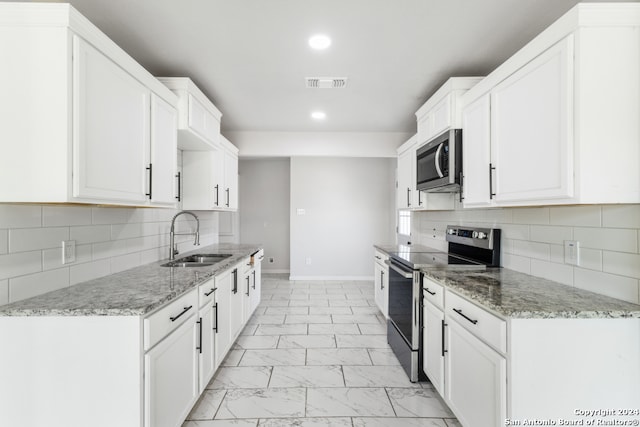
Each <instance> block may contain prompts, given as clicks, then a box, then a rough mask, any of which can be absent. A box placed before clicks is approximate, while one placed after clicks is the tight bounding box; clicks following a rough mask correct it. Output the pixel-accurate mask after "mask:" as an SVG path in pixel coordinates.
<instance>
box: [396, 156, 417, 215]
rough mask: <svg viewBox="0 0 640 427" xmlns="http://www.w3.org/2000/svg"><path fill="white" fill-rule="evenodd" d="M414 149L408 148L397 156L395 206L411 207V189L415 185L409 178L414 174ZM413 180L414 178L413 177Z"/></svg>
mask: <svg viewBox="0 0 640 427" xmlns="http://www.w3.org/2000/svg"><path fill="white" fill-rule="evenodd" d="M414 156H415V150H413V149H410V150H407V151H405V152H403V153H401V154H400V155H399V156H398V188H396V195H397V201H396V208H397V209H407V208H411V207H412V203H413V189H414V188H415V186H416V183H415V182H412V181H411V179H412V177H413V175H414V172H413V170H414V169H415V165H414V164H413V162H414V160H415V159H414ZM414 180H415V178H414Z"/></svg>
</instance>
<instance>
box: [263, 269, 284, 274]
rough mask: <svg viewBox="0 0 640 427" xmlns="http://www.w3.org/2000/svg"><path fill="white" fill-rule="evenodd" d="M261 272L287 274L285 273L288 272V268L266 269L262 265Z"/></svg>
mask: <svg viewBox="0 0 640 427" xmlns="http://www.w3.org/2000/svg"><path fill="white" fill-rule="evenodd" d="M262 272H263V273H265V274H287V273H289V270H288V269H286V270H277V269H275V270H268V269H266V268H264V267H262Z"/></svg>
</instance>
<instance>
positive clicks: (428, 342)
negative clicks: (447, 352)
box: [422, 299, 444, 396]
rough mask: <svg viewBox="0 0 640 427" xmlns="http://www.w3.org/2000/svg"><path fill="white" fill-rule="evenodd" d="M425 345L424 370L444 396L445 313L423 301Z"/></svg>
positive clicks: (423, 338)
mask: <svg viewBox="0 0 640 427" xmlns="http://www.w3.org/2000/svg"><path fill="white" fill-rule="evenodd" d="M423 305H424V311H423V316H424V319H423V320H424V329H423V330H422V334H423V337H422V342H423V343H424V350H423V360H422V365H423V366H422V369H423V370H424V372H425V373H426V374H427V376H428V377H429V381H431V384H433V386H434V387H435V388H436V390H437V391H438V393H440V395H442V396H444V341H443V337H444V335H443V329H444V313H443V312H442V310H440V309H439V308H437V307H436V306H435V305H433V304H431V303H430V302H429V301H427V300H426V299H423Z"/></svg>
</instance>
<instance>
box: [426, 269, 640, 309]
mask: <svg viewBox="0 0 640 427" xmlns="http://www.w3.org/2000/svg"><path fill="white" fill-rule="evenodd" d="M423 272H424V274H425V276H426V277H429V278H432V279H435V281H437V282H439V283H441V284H443V285H445V286H446V287H448V288H449V289H451V290H452V291H454V292H456V293H458V294H459V295H462V296H464V297H467V298H468V299H470V300H473V301H474V302H476V303H478V304H479V305H481V306H483V307H484V308H486V309H488V310H490V311H492V312H494V313H496V314H497V315H499V316H502V317H507V318H513V319H543V318H582V319H585V318H640V305H637V304H633V303H629V302H625V301H622V300H618V299H615V298H610V297H607V296H604V295H600V294H596V293H594V292H589V291H585V290H583V289H579V288H574V287H572V286H567V285H563V284H561V283H557V282H553V281H550V280H546V279H542V278H540V277H535V276H530V275H528V274H524V273H519V272H517V271H513V270H508V269H505V268H488V269H487V270H486V271H474V272H469V271H466V272H465V271H452V270H444V269H443V270H427V269H425V270H423Z"/></svg>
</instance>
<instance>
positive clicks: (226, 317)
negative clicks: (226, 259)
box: [213, 271, 232, 368]
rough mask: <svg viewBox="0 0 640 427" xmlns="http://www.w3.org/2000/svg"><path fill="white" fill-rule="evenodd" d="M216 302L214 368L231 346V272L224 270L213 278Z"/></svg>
mask: <svg viewBox="0 0 640 427" xmlns="http://www.w3.org/2000/svg"><path fill="white" fill-rule="evenodd" d="M215 282H216V288H218V290H217V291H216V304H215V312H214V316H213V317H214V324H215V325H214V326H215V333H216V335H215V341H216V342H215V354H216V358H215V361H216V368H217V367H218V366H219V365H220V363H222V361H223V360H224V358H225V356H226V355H227V351H228V350H229V347H230V346H231V325H230V323H231V290H232V283H231V272H230V271H226V272H224V273H222V274H220V275H218V276H216V278H215Z"/></svg>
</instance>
